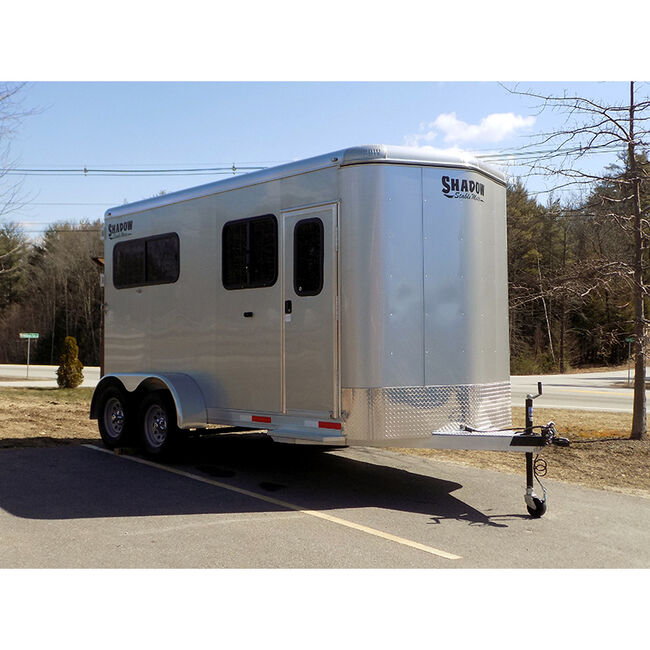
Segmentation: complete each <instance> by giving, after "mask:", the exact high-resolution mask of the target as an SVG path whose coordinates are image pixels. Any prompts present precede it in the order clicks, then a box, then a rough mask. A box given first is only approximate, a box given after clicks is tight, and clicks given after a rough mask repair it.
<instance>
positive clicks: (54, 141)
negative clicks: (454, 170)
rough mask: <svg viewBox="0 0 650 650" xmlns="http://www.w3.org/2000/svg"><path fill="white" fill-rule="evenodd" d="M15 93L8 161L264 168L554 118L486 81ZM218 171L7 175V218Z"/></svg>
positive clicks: (554, 86) (463, 143) (473, 143)
mask: <svg viewBox="0 0 650 650" xmlns="http://www.w3.org/2000/svg"><path fill="white" fill-rule="evenodd" d="M508 85H509V86H512V84H508ZM520 88H522V89H524V88H525V89H528V88H532V89H535V90H539V91H541V92H554V93H558V92H562V91H564V90H568V91H577V92H580V93H583V94H586V95H587V96H592V97H595V98H600V99H605V100H608V101H624V100H625V98H626V94H627V92H628V86H627V83H626V82H606V83H603V82H587V83H571V82H553V83H548V82H544V83H541V82H530V83H522V84H520ZM21 97H22V106H23V108H24V109H27V110H30V109H33V110H34V113H33V114H32V115H30V116H28V117H26V118H24V120H23V121H22V123H21V125H20V127H19V128H18V129H17V131H16V132H15V134H14V136H13V138H12V140H11V155H10V160H11V161H12V164H11V167H12V168H17V169H26V168H27V169H60V168H72V169H83V168H84V167H86V168H88V169H98V168H102V169H107V168H108V169H152V168H155V169H160V168H184V167H195V166H199V167H205V166H221V165H224V166H228V167H229V166H230V165H232V164H233V163H235V164H236V165H239V166H245V165H253V166H270V165H272V164H276V163H281V162H286V161H290V160H295V159H300V158H304V157H308V156H312V155H317V154H320V153H326V152H328V151H334V150H336V149H340V148H344V147H347V146H352V145H356V144H367V143H386V144H409V145H416V146H434V147H438V148H449V147H459V148H462V149H465V150H470V151H476V152H479V153H480V152H489V151H505V150H508V149H510V148H513V147H519V146H521V145H523V144H525V143H526V142H529V139H530V137H531V136H533V135H534V134H535V133H537V132H539V131H540V130H545V129H547V128H550V127H552V126H553V124H555V123H557V121H558V120H559V119H560V117H559V116H558V115H552V114H542V115H538V114H537V113H538V112H537V110H536V108H535V102H534V101H533V100H531V99H530V98H524V97H520V96H516V95H512V94H510V93H508V92H507V91H506V90H505V89H504V88H503V87H502V86H500V85H499V84H498V83H495V82H314V83H308V82H159V83H151V82H124V83H116V82H30V83H28V84H27V86H26V87H25V88H24V89H23V91H22V93H21ZM594 164H597V165H600V164H602V163H601V160H598V161H594ZM509 171H510V172H511V173H513V174H517V173H518V170H517V169H509ZM218 178H223V175H222V174H221V175H220V174H215V175H173V176H164V177H163V176H142V177H135V176H134V175H133V174H124V175H122V176H107V175H104V176H98V175H94V174H92V173H90V174H88V175H86V176H84V175H83V174H81V173H79V174H75V175H71V176H62V175H56V176H44V175H29V176H21V175H13V174H12V175H11V176H7V177H6V178H5V179H4V181H5V182H7V181H12V182H13V181H18V180H21V182H22V186H21V194H22V196H23V197H24V198H25V205H24V206H23V207H21V208H20V209H19V210H17V211H15V212H13V213H12V214H11V215H10V217H11V219H12V220H16V221H20V222H22V223H24V224H25V229H26V230H27V231H28V232H30V234H37V231H39V230H40V229H42V228H44V227H45V226H46V224H47V223H48V222H52V221H60V220H73V221H78V220H80V219H85V218H87V219H94V218H99V217H101V216H102V214H103V212H104V210H105V209H106V208H108V207H111V206H112V205H116V204H119V203H122V202H123V201H124V200H127V201H136V200H140V199H142V198H146V197H149V196H152V195H154V194H156V193H157V192H159V191H160V190H165V191H167V192H169V191H174V190H178V189H182V188H184V187H191V186H193V185H199V184H201V183H204V182H210V181H211V180H215V179H218ZM539 189H541V186H540V185H536V184H534V183H533V184H532V187H531V190H539ZM540 200H544V199H543V198H540ZM78 204H81V205H78Z"/></svg>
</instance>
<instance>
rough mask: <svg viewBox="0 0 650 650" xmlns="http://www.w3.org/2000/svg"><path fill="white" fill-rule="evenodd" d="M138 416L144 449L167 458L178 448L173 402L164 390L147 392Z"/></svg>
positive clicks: (177, 432)
mask: <svg viewBox="0 0 650 650" xmlns="http://www.w3.org/2000/svg"><path fill="white" fill-rule="evenodd" d="M139 415H140V417H139V418H138V424H139V430H140V439H141V442H142V447H143V448H144V451H145V452H146V453H147V454H148V455H149V456H154V457H156V458H169V457H171V456H172V455H173V454H174V452H176V451H177V450H178V447H179V441H180V437H181V431H180V429H179V428H178V425H177V424H176V408H175V406H174V402H173V400H172V398H171V396H170V395H169V393H167V392H165V391H155V392H153V393H149V394H148V395H147V396H146V397H145V398H144V400H142V404H141V406H140V414H139Z"/></svg>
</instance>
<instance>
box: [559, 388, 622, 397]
mask: <svg viewBox="0 0 650 650" xmlns="http://www.w3.org/2000/svg"><path fill="white" fill-rule="evenodd" d="M560 390H561V391H562V392H563V393H591V394H592V395H626V396H627V395H629V396H630V397H632V393H630V392H629V391H627V390H626V389H624V388H610V389H609V390H590V389H589V388H560Z"/></svg>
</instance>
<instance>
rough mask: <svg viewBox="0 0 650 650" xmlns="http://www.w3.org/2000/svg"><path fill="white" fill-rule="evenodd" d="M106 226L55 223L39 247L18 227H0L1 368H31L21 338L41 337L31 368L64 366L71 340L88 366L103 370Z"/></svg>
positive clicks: (12, 224)
mask: <svg viewBox="0 0 650 650" xmlns="http://www.w3.org/2000/svg"><path fill="white" fill-rule="evenodd" d="M100 226H101V223H100V221H93V222H91V221H86V222H82V223H79V224H70V223H54V224H52V225H51V226H50V227H49V228H48V229H47V230H46V231H45V233H44V236H43V237H42V239H40V240H38V241H35V242H33V241H30V240H29V238H28V237H27V236H26V234H25V233H24V232H23V230H22V228H21V227H20V226H19V225H18V224H16V223H5V224H3V225H1V226H0V331H1V332H2V336H0V363H25V359H26V349H25V348H26V345H25V342H24V341H23V340H20V339H19V333H20V332H38V333H39V335H40V337H39V339H38V341H37V343H36V345H32V346H31V355H30V357H31V358H30V361H31V363H35V364H47V365H56V364H58V360H59V356H60V354H61V351H62V349H63V343H64V341H65V338H66V337H67V336H73V337H75V339H76V340H77V344H78V345H79V350H80V353H79V354H80V358H81V360H82V361H83V363H84V365H89V366H96V365H99V361H100V346H101V315H102V290H101V287H100V273H101V268H100V267H99V265H98V264H97V262H96V261H94V258H103V255H104V245H103V242H102V241H101V240H100V237H99V230H100ZM32 343H34V342H32Z"/></svg>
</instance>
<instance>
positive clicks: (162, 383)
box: [90, 372, 208, 429]
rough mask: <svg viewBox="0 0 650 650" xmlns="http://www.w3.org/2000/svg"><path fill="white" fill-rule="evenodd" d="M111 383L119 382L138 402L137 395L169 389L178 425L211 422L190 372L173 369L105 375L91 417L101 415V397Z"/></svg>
mask: <svg viewBox="0 0 650 650" xmlns="http://www.w3.org/2000/svg"><path fill="white" fill-rule="evenodd" d="M108 385H118V386H119V387H120V388H122V389H124V390H126V391H127V393H129V396H130V397H132V399H133V400H134V401H135V402H137V401H138V396H139V395H140V396H142V397H143V398H144V395H146V394H147V393H148V392H150V391H152V390H168V391H169V393H170V394H171V396H172V399H173V400H174V406H175V407H176V419H177V424H178V426H179V428H181V429H192V428H201V427H205V426H206V425H207V423H208V418H207V414H208V412H207V408H206V405H205V399H204V397H203V393H202V392H201V389H200V388H199V386H198V384H197V383H196V382H195V381H194V379H192V377H190V376H189V375H186V374H183V373H180V372H174V373H165V374H141V373H121V374H114V375H105V376H104V377H102V378H101V380H100V382H99V383H98V384H97V387H96V388H95V391H94V393H93V397H92V401H91V404H90V418H91V419H92V420H96V419H97V417H98V408H99V396H100V395H101V393H102V390H103V389H104V388H105V387H106V386H108Z"/></svg>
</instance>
